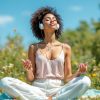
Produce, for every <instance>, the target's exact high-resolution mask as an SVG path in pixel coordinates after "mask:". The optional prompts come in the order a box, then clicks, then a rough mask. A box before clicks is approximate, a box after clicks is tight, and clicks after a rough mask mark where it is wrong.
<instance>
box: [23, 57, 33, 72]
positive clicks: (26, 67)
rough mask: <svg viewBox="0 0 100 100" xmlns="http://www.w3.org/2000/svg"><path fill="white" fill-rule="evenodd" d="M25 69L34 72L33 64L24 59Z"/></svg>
mask: <svg viewBox="0 0 100 100" xmlns="http://www.w3.org/2000/svg"><path fill="white" fill-rule="evenodd" d="M22 63H23V67H24V69H25V70H26V71H27V72H30V71H33V68H32V63H31V61H30V60H29V59H26V60H24V59H22Z"/></svg>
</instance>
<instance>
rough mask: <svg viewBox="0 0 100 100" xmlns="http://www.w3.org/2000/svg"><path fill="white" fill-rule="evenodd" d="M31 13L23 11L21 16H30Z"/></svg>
mask: <svg viewBox="0 0 100 100" xmlns="http://www.w3.org/2000/svg"><path fill="white" fill-rule="evenodd" d="M31 14H32V12H31V11H23V12H22V15H23V16H31Z"/></svg>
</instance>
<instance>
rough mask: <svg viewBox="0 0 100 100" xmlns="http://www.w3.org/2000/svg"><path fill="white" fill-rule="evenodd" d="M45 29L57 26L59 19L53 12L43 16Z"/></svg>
mask: <svg viewBox="0 0 100 100" xmlns="http://www.w3.org/2000/svg"><path fill="white" fill-rule="evenodd" d="M43 25H44V29H53V30H55V29H56V27H57V19H56V17H55V16H54V15H53V14H46V15H45V16H44V18H43Z"/></svg>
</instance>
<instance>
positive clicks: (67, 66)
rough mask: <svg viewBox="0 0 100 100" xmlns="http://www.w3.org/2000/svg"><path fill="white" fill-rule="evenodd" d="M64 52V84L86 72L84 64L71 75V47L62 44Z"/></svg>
mask: <svg viewBox="0 0 100 100" xmlns="http://www.w3.org/2000/svg"><path fill="white" fill-rule="evenodd" d="M64 51H65V64H64V82H65V83H66V82H68V81H70V80H71V79H73V78H74V77H77V76H79V75H80V74H81V73H83V72H85V71H86V70H87V67H86V65H85V64H80V66H79V68H78V70H77V71H76V73H74V74H72V69H71V47H70V46H69V45H67V44H64Z"/></svg>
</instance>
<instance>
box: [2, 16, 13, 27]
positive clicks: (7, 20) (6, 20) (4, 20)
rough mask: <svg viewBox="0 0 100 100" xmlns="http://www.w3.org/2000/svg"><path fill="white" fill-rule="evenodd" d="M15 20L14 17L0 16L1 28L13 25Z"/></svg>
mask: <svg viewBox="0 0 100 100" xmlns="http://www.w3.org/2000/svg"><path fill="white" fill-rule="evenodd" d="M13 21H14V18H13V17H12V16H0V26H3V25H6V24H8V23H12V22H13Z"/></svg>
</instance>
